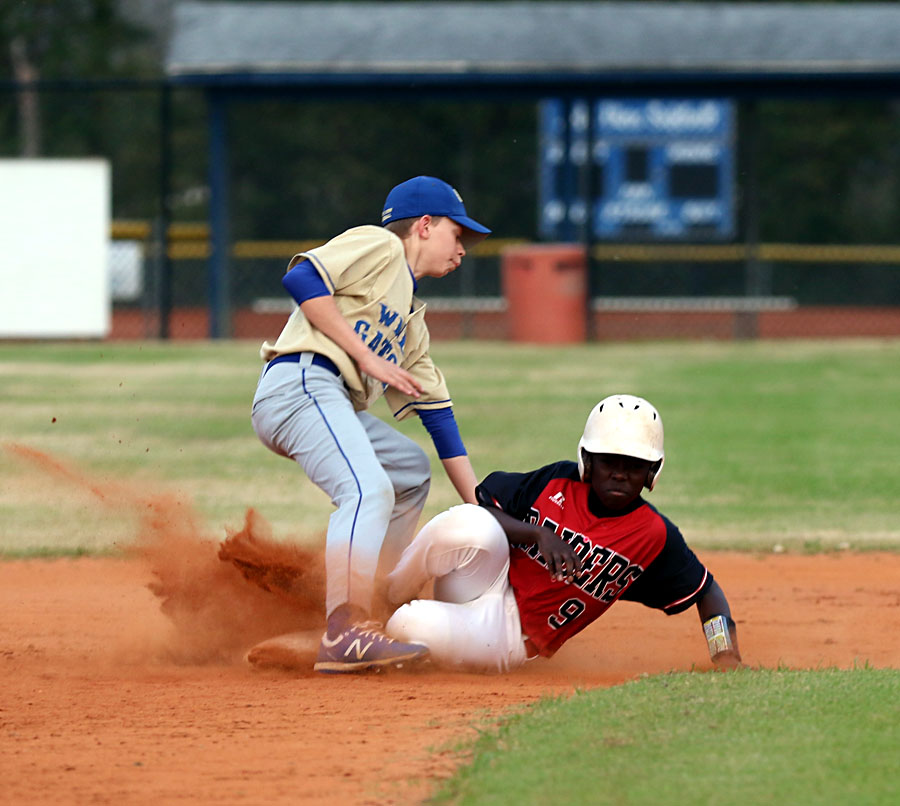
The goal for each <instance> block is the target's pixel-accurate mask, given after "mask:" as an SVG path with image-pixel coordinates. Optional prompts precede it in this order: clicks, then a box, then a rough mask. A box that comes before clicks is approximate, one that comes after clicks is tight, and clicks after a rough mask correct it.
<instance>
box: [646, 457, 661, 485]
mask: <svg viewBox="0 0 900 806" xmlns="http://www.w3.org/2000/svg"><path fill="white" fill-rule="evenodd" d="M662 463H663V460H662V459H660V460H659V461H658V462H654V463H653V464H652V465H650V470H648V471H647V481H645V482H644V486H645V487H646V488H647V489H648V490H652V489H653V485H654V484H656V477H657V476H658V475H659V471H660V470H662Z"/></svg>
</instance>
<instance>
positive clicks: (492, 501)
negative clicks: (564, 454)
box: [475, 462, 578, 521]
mask: <svg viewBox="0 0 900 806" xmlns="http://www.w3.org/2000/svg"><path fill="white" fill-rule="evenodd" d="M559 478H570V479H573V480H577V479H578V465H577V464H576V463H575V462H554V463H553V464H551V465H545V466H544V467H539V468H538V469H537V470H532V471H530V472H528V473H504V472H502V471H499V470H498V471H496V472H495V473H491V474H490V475H489V476H487V477H486V478H485V480H484V481H482V482H481V484H479V485H478V486H477V487H476V488H475V497H476V498H477V499H478V503H479V504H481V505H482V506H485V507H496V508H497V509H502V510H503V511H504V512H506V513H507V514H508V515H512V516H513V517H514V518H518V519H519V520H520V521H525V520H527V519H528V513H529V510H530V509H531V507H532V505H533V504H534V502H535V501H537V499H538V497H539V496H540V494H541V493H542V492H543V491H544V488H545V487H546V486H547V485H548V484H549V483H550V481H551V480H553V479H559Z"/></svg>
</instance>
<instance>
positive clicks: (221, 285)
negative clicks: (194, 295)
mask: <svg viewBox="0 0 900 806" xmlns="http://www.w3.org/2000/svg"><path fill="white" fill-rule="evenodd" d="M206 97H207V103H208V104H209V193H210V198H209V238H210V255H209V273H208V276H207V295H208V304H209V336H210V338H212V339H219V338H222V337H223V336H227V335H228V333H229V330H230V327H229V322H228V318H229V309H228V281H229V267H228V252H229V243H230V238H229V232H228V230H229V210H228V126H227V120H226V112H227V104H226V102H225V98H224V97H223V96H222V95H221V94H220V93H218V92H216V91H215V90H210V91H209V92H207V96H206Z"/></svg>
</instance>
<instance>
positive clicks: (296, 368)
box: [252, 353, 431, 615]
mask: <svg viewBox="0 0 900 806" xmlns="http://www.w3.org/2000/svg"><path fill="white" fill-rule="evenodd" d="M311 360H312V353H303V354H302V356H301V361H300V362H299V363H293V362H284V363H278V364H273V365H272V366H270V367H268V369H264V370H263V372H262V374H261V375H260V379H259V384H258V386H257V389H256V395H255V396H254V399H253V412H252V422H253V429H254V430H255V431H256V434H257V436H258V437H259V439H260V440H261V441H262V443H263V444H264V445H265V446H266V447H268V448H269V449H270V450H272V451H274V452H275V453H277V454H279V455H281V456H285V457H288V458H290V459H293V460H294V461H296V462H297V463H298V464H299V465H300V466H301V467H302V468H303V470H304V471H305V472H306V474H307V476H309V478H310V480H311V481H312V482H313V483H314V484H316V485H317V486H318V487H319V488H321V489H322V490H323V491H324V492H325V493H326V494H327V495H328V496H329V497H330V498H331V501H332V503H333V504H334V505H335V507H337V509H336V510H335V511H334V512H333V513H332V515H331V518H330V520H329V522H328V533H327V539H326V544H325V571H326V576H327V579H326V602H325V604H326V615H330V614H331V613H332V612H333V611H334V610H335V608H337V607H339V606H340V605H342V604H344V603H349V604H353V605H357V606H358V607H361V608H363V609H364V610H365V611H366V612H367V613H371V612H372V606H373V597H374V594H375V586H376V579H379V580H380V579H382V578H383V577H384V576H385V575H386V574H387V573H388V572H390V571H391V570H392V569H393V567H394V566H395V565H396V562H397V560H398V559H399V557H400V554H401V553H402V552H403V549H404V548H405V547H406V546H407V545H408V544H409V543H410V542H411V540H412V537H413V532H414V530H415V528H416V524H417V523H418V520H419V515H420V514H421V512H422V508H423V507H424V505H425V498H426V497H427V495H428V488H429V486H430V483H431V466H430V462H429V460H428V457H427V456H426V455H425V452H424V451H423V450H422V449H421V448H420V447H419V446H418V445H417V444H416V443H415V442H413V441H412V440H411V439H409V438H408V437H406V436H404V435H403V434H401V433H400V432H398V431H397V430H395V429H394V428H392V427H391V426H389V425H388V424H387V423H384V422H382V421H381V420H380V419H378V418H377V417H375V416H374V415H372V414H369V413H367V412H356V411H354V409H353V404H352V403H351V402H350V396H349V394H348V392H347V389H346V388H345V387H344V384H343V381H342V380H341V378H340V377H339V376H336V375H334V374H333V373H332V372H329V371H328V370H327V369H323V368H321V367H319V366H315V365H313V364H311Z"/></svg>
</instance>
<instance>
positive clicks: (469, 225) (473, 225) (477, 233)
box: [447, 215, 491, 246]
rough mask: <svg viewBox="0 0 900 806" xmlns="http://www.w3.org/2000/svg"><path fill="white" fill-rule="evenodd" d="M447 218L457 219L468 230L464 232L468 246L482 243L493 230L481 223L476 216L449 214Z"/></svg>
mask: <svg viewBox="0 0 900 806" xmlns="http://www.w3.org/2000/svg"><path fill="white" fill-rule="evenodd" d="M447 218H449V219H450V220H451V221H455V222H456V223H457V224H459V225H460V226H461V227H464V228H465V229H466V230H467V231H466V232H464V233H463V243H464V244H465V245H466V246H470V245H473V244H477V243H481V241H483V240H484V239H485V238H487V236H488V235H490V234H491V231H490V230H489V229H488V228H487V227H485V226H483V225H482V224H479V223H478V222H477V221H476V220H475V219H474V218H469V217H468V216H464V215H448V216H447Z"/></svg>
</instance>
